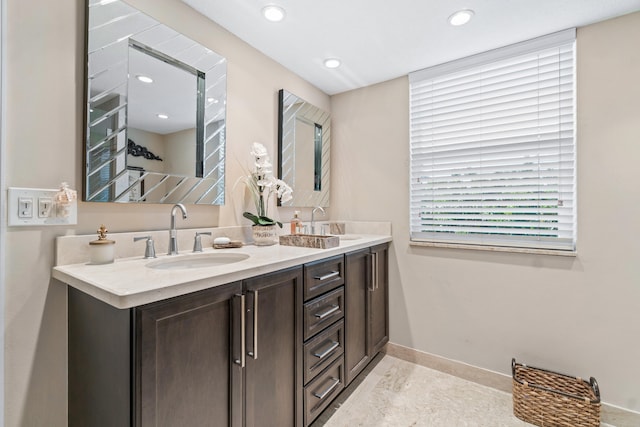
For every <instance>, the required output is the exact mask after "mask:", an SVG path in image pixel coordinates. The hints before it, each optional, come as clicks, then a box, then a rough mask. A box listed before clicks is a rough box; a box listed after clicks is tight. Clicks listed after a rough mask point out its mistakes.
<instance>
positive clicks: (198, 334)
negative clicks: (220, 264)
mask: <svg viewBox="0 0 640 427" xmlns="http://www.w3.org/2000/svg"><path fill="white" fill-rule="evenodd" d="M241 292H242V286H241V283H240V282H237V283H234V284H229V285H224V286H219V287H216V288H211V289H208V290H205V291H201V292H196V293H193V294H188V295H184V296H180V297H177V298H173V299H170V300H166V301H162V302H158V303H153V304H149V305H146V306H142V307H139V308H138V309H136V321H137V322H138V325H137V334H138V336H137V348H136V350H137V370H138V371H137V375H136V377H137V378H136V379H137V381H136V396H137V397H138V399H139V403H138V405H137V418H138V423H137V425H139V426H143V427H147V426H153V427H156V426H157V427H162V426H166V427H175V426H187V425H189V426H216V427H217V426H221V427H222V426H225V427H226V426H240V425H241V419H240V418H239V417H241V411H242V401H241V400H238V399H237V395H236V397H235V398H234V397H233V396H234V394H233V393H234V391H236V387H237V386H240V387H241V385H242V367H241V365H240V364H238V363H234V361H235V360H239V359H240V355H238V354H236V355H234V352H235V351H234V349H235V348H237V347H239V346H238V345H237V342H234V340H239V337H238V336H237V334H236V333H234V331H239V330H240V328H238V325H236V324H235V323H238V322H236V321H234V317H236V318H240V316H238V315H236V316H234V306H235V305H236V304H235V303H236V302H237V300H238V298H242V297H241V296H240V295H239V294H240V293H241ZM238 310H239V305H238ZM234 335H235V337H234ZM234 356H235V357H234Z"/></svg>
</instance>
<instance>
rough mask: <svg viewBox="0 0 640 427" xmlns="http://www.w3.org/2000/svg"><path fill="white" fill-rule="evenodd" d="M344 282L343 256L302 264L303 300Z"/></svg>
mask: <svg viewBox="0 0 640 427" xmlns="http://www.w3.org/2000/svg"><path fill="white" fill-rule="evenodd" d="M342 284H344V256H342V255H339V256H335V257H333V258H329V259H325V260H322V261H317V262H312V263H309V264H305V266H304V295H303V297H304V300H305V301H308V300H310V299H311V298H315V297H317V296H318V295H321V294H323V293H325V292H328V291H330V290H332V289H335V288H337V287H338V286H341V285H342Z"/></svg>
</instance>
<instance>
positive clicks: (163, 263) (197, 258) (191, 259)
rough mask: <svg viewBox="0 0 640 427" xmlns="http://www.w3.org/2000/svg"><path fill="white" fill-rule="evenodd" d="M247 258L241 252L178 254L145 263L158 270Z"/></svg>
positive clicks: (202, 266)
mask: <svg viewBox="0 0 640 427" xmlns="http://www.w3.org/2000/svg"><path fill="white" fill-rule="evenodd" d="M247 258H249V255H247V254H242V253H215V252H214V253H208V254H197V255H179V256H172V257H165V258H162V259H159V260H157V261H152V262H150V263H148V264H146V267H147V268H154V269H158V270H178V269H188V268H206V267H215V266H219V265H227V264H233V263H234V262H240V261H243V260H245V259H247Z"/></svg>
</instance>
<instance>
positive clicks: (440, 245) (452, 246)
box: [409, 240, 578, 257]
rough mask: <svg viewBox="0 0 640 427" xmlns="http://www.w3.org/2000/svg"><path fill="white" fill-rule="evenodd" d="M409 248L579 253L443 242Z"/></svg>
mask: <svg viewBox="0 0 640 427" xmlns="http://www.w3.org/2000/svg"><path fill="white" fill-rule="evenodd" d="M409 246H422V247H432V248H449V249H472V250H476V251H489V252H511V253H520V254H536V255H555V256H563V257H577V256H578V252H577V251H562V250H554V249H533V248H514V247H509V246H488V245H466V244H463V243H442V242H419V241H413V240H410V241H409Z"/></svg>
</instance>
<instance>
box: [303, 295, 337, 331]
mask: <svg viewBox="0 0 640 427" xmlns="http://www.w3.org/2000/svg"><path fill="white" fill-rule="evenodd" d="M343 317H344V288H343V287H340V288H338V289H336V290H334V291H331V292H329V293H328V294H325V295H323V296H321V297H319V298H316V299H314V300H311V301H309V302H308V303H306V304H305V305H304V340H305V341H306V340H308V339H309V338H311V337H312V336H314V335H315V334H317V333H318V332H320V331H321V330H323V329H324V328H326V327H327V326H329V325H331V324H333V323H334V322H335V321H336V320H339V319H342V318H343Z"/></svg>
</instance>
